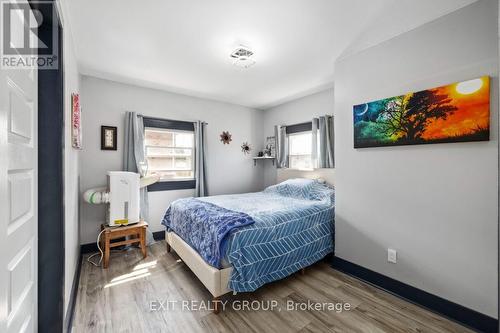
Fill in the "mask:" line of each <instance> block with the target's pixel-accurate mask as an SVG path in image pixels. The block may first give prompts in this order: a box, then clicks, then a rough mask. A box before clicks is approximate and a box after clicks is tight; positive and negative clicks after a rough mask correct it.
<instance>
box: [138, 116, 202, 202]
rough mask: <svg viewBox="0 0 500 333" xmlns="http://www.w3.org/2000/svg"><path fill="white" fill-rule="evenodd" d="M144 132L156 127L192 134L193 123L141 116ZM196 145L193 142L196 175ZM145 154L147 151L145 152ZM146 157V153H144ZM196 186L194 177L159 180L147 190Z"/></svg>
mask: <svg viewBox="0 0 500 333" xmlns="http://www.w3.org/2000/svg"><path fill="white" fill-rule="evenodd" d="M143 124H144V132H146V128H158V129H164V130H173V131H182V132H193V134H194V123H192V122H188V121H180V120H170V119H161V118H153V117H143ZM195 149H196V145H195V144H194V143H193V150H192V151H193V152H192V155H191V156H192V158H193V164H194V165H193V172H194V176H195V177H196V163H195V161H194V157H195ZM146 154H147V153H146ZM146 157H147V155H146ZM194 188H196V178H194V179H186V180H163V181H162V180H160V181H159V182H156V183H154V184H152V185H149V186H148V192H157V191H174V190H187V189H194Z"/></svg>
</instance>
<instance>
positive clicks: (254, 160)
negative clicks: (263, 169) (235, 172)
mask: <svg viewBox="0 0 500 333" xmlns="http://www.w3.org/2000/svg"><path fill="white" fill-rule="evenodd" d="M260 160H272V161H273V165H274V156H260V157H259V156H256V157H254V158H253V166H256V165H257V161H260Z"/></svg>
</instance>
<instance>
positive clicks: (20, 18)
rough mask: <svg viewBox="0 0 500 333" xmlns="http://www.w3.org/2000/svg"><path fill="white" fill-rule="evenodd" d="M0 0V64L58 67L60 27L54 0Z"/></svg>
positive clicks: (14, 67)
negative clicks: (23, 0)
mask: <svg viewBox="0 0 500 333" xmlns="http://www.w3.org/2000/svg"><path fill="white" fill-rule="evenodd" d="M0 3H1V7H0V8H1V10H0V14H1V15H0V17H1V22H2V23H1V26H0V29H2V33H1V53H0V57H1V59H0V60H1V62H0V64H1V65H0V68H2V69H57V68H58V64H59V61H58V57H57V54H58V51H59V35H58V34H59V29H58V21H57V12H56V7H55V4H54V2H52V1H30V3H29V4H28V3H27V2H25V3H19V2H12V1H9V0H0Z"/></svg>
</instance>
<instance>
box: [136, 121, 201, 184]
mask: <svg viewBox="0 0 500 333" xmlns="http://www.w3.org/2000/svg"><path fill="white" fill-rule="evenodd" d="M144 141H145V148H146V158H147V162H148V171H147V174H148V175H151V174H159V175H160V181H159V182H158V183H156V184H153V185H150V186H148V190H149V191H165V190H179V189H190V188H195V186H196V181H195V175H194V168H195V160H194V148H195V147H194V125H193V123H190V122H184V121H173V120H165V119H157V118H146V117H144Z"/></svg>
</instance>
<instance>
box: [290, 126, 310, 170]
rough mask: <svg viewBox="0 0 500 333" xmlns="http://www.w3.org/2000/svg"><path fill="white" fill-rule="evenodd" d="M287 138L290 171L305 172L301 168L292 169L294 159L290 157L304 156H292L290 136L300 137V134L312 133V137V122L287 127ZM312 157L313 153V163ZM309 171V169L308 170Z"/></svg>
mask: <svg viewBox="0 0 500 333" xmlns="http://www.w3.org/2000/svg"><path fill="white" fill-rule="evenodd" d="M285 132H286V136H287V144H288V156H287V158H288V164H289V165H288V169H290V170H304V169H301V168H292V166H291V161H292V159H291V158H290V156H303V155H291V154H290V151H291V149H290V135H299V134H305V133H311V137H312V135H313V133H312V122H311V121H309V122H305V123H300V124H295V125H290V126H286V130H285ZM312 156H313V153H312V151H311V162H312ZM307 170H309V169H307ZM311 170H314V167H313V168H311Z"/></svg>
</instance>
